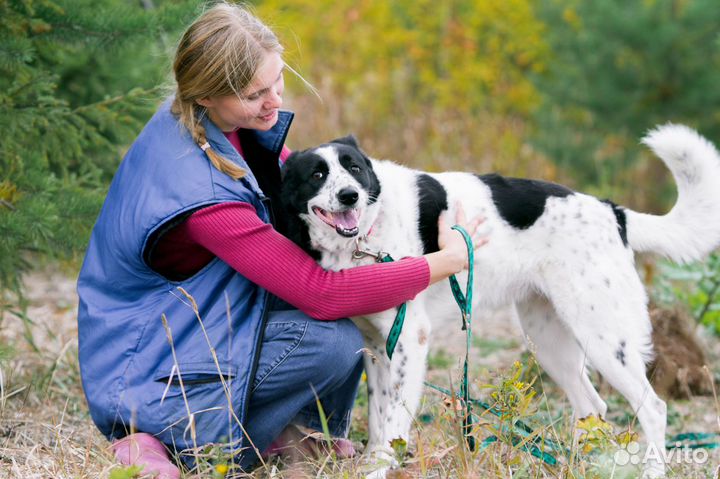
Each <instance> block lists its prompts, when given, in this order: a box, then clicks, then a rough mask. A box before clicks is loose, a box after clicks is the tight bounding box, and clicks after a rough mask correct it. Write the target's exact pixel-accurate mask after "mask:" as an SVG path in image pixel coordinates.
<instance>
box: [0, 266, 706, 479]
mask: <svg viewBox="0 0 720 479" xmlns="http://www.w3.org/2000/svg"><path fill="white" fill-rule="evenodd" d="M30 280H31V281H32V282H35V283H37V284H35V285H34V286H31V287H29V290H28V299H29V307H28V311H27V319H29V320H30V321H27V320H24V319H22V318H18V317H16V316H13V315H12V314H8V313H6V314H5V316H4V317H3V318H2V322H1V323H0V324H2V330H1V331H0V386H1V387H0V389H1V391H0V478H23V479H34V478H38V479H45V478H58V479H63V478H73V479H86V478H87V479H89V478H111V479H130V478H135V477H140V476H139V475H138V471H137V469H133V468H123V467H120V466H119V465H117V464H116V463H115V462H114V460H113V456H112V453H111V452H110V450H109V447H108V443H107V441H106V440H105V439H104V438H103V437H102V436H101V435H100V433H99V432H98V431H97V430H96V429H95V427H94V425H93V424H92V421H91V419H90V417H89V414H88V411H87V406H86V405H85V401H84V397H83V394H82V386H81V382H80V375H79V369H78V364H77V339H76V337H77V331H76V326H75V309H74V302H75V300H74V296H73V295H74V285H73V282H72V280H71V279H68V278H67V277H66V276H65V275H63V274H54V273H52V272H45V273H44V274H42V275H38V276H35V277H32V278H31V279H30ZM26 326H27V327H26ZM27 328H29V333H30V334H32V337H33V343H34V346H33V345H31V344H30V343H29V342H28V341H27V340H26V339H25V337H26V335H27V334H28V329H27ZM501 349H503V350H511V351H513V350H516V351H517V353H518V354H517V355H516V357H515V359H519V360H520V361H518V362H513V361H506V362H498V359H497V356H498V355H496V354H493V353H495V352H497V351H499V350H501ZM521 352H522V346H521V340H520V338H519V337H517V338H502V337H501V338H495V339H482V340H476V342H475V347H474V353H473V363H472V366H473V367H472V380H473V389H472V392H473V396H474V397H478V398H481V399H483V400H484V401H486V402H490V403H492V404H493V405H494V406H496V407H497V408H498V409H499V411H501V415H500V417H499V418H498V417H496V416H494V415H491V414H488V413H486V412H485V413H484V412H483V411H481V410H480V409H479V408H475V412H476V413H477V414H478V417H477V419H476V421H475V424H474V429H473V432H474V435H475V436H476V437H477V438H478V440H479V441H482V440H483V439H486V438H488V437H490V436H496V437H497V441H495V442H492V443H489V444H488V445H487V446H486V447H485V448H483V449H482V450H476V451H469V450H468V449H467V447H466V445H465V442H464V440H463V437H462V431H461V425H462V416H463V409H462V408H458V405H457V403H455V402H454V401H452V400H450V398H448V397H445V396H444V395H442V394H440V393H437V392H435V391H433V390H430V389H426V391H425V395H424V397H423V400H422V406H421V408H420V411H419V412H418V415H417V420H416V422H415V424H414V427H413V430H412V437H411V441H410V444H407V445H405V444H401V443H397V444H395V446H396V447H395V451H396V455H397V459H398V460H399V462H400V463H401V464H402V467H401V468H400V469H399V470H397V471H393V472H392V473H391V475H390V477H394V478H409V477H430V478H434V477H437V478H445V477H498V478H511V477H512V478H518V477H521V478H522V477H527V478H554V477H567V478H626V477H627V478H629V477H637V476H638V474H639V469H638V468H637V467H635V466H633V465H632V464H629V465H628V466H625V467H622V468H619V467H615V466H616V465H615V464H614V461H613V458H614V454H615V453H616V452H617V448H618V444H619V442H620V441H619V439H618V437H617V434H619V433H621V432H623V431H626V430H627V429H628V428H630V429H632V428H633V426H634V423H635V421H634V417H633V415H632V414H631V412H630V411H629V408H628V406H627V404H626V403H625V402H624V401H623V400H621V399H620V398H619V397H618V396H617V395H616V394H613V393H612V391H610V390H609V388H608V387H607V386H604V385H600V389H601V394H602V395H603V397H604V398H605V399H606V400H607V403H608V405H609V408H610V413H609V417H608V419H609V420H610V422H611V423H612V425H613V426H614V431H613V432H612V433H611V432H609V431H607V430H606V429H604V426H602V425H601V424H600V423H592V422H591V423H589V424H590V425H589V426H588V427H589V428H590V429H591V430H592V431H589V432H588V435H587V436H588V440H587V441H586V442H585V443H583V444H577V443H576V442H574V441H573V437H572V424H571V418H570V414H571V413H570V410H569V406H568V403H567V400H566V399H565V398H564V397H563V395H562V394H561V393H560V392H559V391H558V390H557V388H556V387H555V386H554V385H553V384H552V383H551V382H550V381H549V380H548V379H547V378H546V377H545V376H544V375H541V374H540V372H541V371H540V370H539V368H538V367H537V366H536V365H535V364H534V363H533V361H532V358H531V357H529V356H523V355H521ZM502 356H503V357H505V356H507V355H505V354H504V355H502ZM502 361H504V360H502ZM459 364H460V361H459V360H458V358H456V357H455V356H454V353H452V352H451V351H449V350H448V349H445V348H444V347H443V345H436V346H435V347H434V348H433V353H432V354H431V356H430V359H429V368H430V369H429V378H430V380H431V381H433V382H435V383H437V384H440V385H442V386H445V387H449V386H452V385H451V382H455V385H454V386H455V387H456V386H457V381H458V378H459V368H458V365H459ZM366 407H367V392H366V387H365V385H364V384H361V388H360V394H359V397H358V400H357V403H356V408H355V410H354V411H353V417H354V420H353V427H352V429H351V432H350V438H351V439H352V440H353V441H354V442H355V444H356V445H357V446H358V447H361V446H362V444H363V443H364V442H365V441H367V413H366ZM717 411H718V403H717V401H716V400H715V399H714V398H694V399H692V400H690V401H669V402H668V433H669V434H675V433H678V432H685V431H702V432H716V431H717V430H718V424H719V417H718V413H717ZM518 421H522V422H524V423H527V424H528V425H530V426H531V427H532V428H533V430H534V431H535V432H534V433H533V435H531V437H530V438H529V439H528V438H527V437H526V438H524V439H523V440H522V441H520V442H518V440H517V438H516V437H515V436H513V435H512V434H509V432H508V431H509V430H510V428H511V427H512V425H513V424H516V423H517V422H518ZM632 432H634V431H632ZM322 436H323V435H322V433H321V434H320V436H319V438H318V439H319V440H322V439H323V438H322ZM534 437H537V438H540V439H542V438H544V439H546V440H552V441H555V442H558V443H560V444H562V445H563V448H564V449H566V450H567V452H562V453H557V452H553V455H554V456H555V457H556V458H557V459H558V464H557V465H554V466H551V465H548V464H546V463H544V462H543V461H542V460H541V459H539V458H537V457H535V456H533V454H532V453H531V452H530V451H528V450H527V448H526V447H524V446H526V445H529V444H531V442H532V439H533V438H534ZM640 443H642V438H640ZM540 444H542V441H540ZM588 444H589V445H588ZM585 451H588V452H585ZM197 454H198V457H199V458H200V460H199V461H198V468H197V469H196V470H195V471H192V472H187V471H186V473H185V474H184V477H185V478H191V477H192V478H199V477H203V478H219V477H222V476H223V473H224V472H225V471H226V470H227V469H228V467H229V463H228V458H227V456H226V455H225V453H224V452H223V450H222V449H221V448H217V447H216V448H202V449H201V450H199V451H197ZM678 457H679V458H680V459H683V458H682V457H680V456H675V459H677V458H678ZM688 459H692V457H691V456H688ZM719 459H720V453H718V452H717V451H715V450H710V451H708V457H707V460H706V462H705V463H704V464H692V461H691V460H690V461H681V462H680V463H672V464H670V469H669V472H668V477H669V478H695V477H698V478H700V477H712V476H713V474H714V467H715V465H716V464H717V463H718V460H719ZM367 471H368V469H367V466H366V465H365V464H364V463H363V462H362V459H361V458H354V459H348V460H337V458H336V457H335V456H334V454H332V453H328V454H324V455H320V457H312V458H311V457H307V458H305V459H304V460H303V461H301V463H300V464H296V465H294V466H288V465H286V464H283V463H282V462H281V461H279V460H277V459H275V460H272V461H270V462H268V463H266V464H265V465H264V466H262V467H261V468H260V469H258V470H256V471H255V472H254V473H253V474H252V475H249V476H246V477H253V478H261V477H275V478H284V477H293V478H296V477H333V478H334V477H338V478H356V477H363V475H364V474H365V473H366V472H367Z"/></svg>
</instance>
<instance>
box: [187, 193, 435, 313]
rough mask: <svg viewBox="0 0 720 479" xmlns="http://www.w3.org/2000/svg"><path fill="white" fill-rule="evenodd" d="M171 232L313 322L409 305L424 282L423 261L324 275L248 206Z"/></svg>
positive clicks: (213, 213) (213, 210)
mask: <svg viewBox="0 0 720 479" xmlns="http://www.w3.org/2000/svg"><path fill="white" fill-rule="evenodd" d="M177 228H182V229H183V231H182V232H181V233H183V234H185V235H187V236H188V237H189V239H191V240H192V241H194V242H196V243H198V244H200V245H202V246H203V247H204V248H206V249H207V250H209V251H210V252H212V253H213V254H214V255H215V256H218V257H219V258H220V259H222V260H223V261H225V262H226V263H228V264H229V265H230V266H231V267H233V268H234V269H235V270H236V271H238V272H239V273H240V274H242V275H243V276H245V277H246V278H248V279H249V280H250V281H252V282H254V283H256V284H258V285H259V286H261V287H262V288H264V289H267V290H268V291H270V292H271V293H273V294H274V295H276V296H278V297H279V298H281V299H283V300H285V301H287V302H288V303H290V304H292V305H293V306H295V307H296V308H298V309H300V310H301V311H303V312H304V313H306V314H307V315H309V316H311V317H313V318H317V319H329V320H334V319H338V318H343V317H347V316H356V315H360V314H370V313H376V312H379V311H384V310H386V309H389V308H393V307H395V306H397V305H398V304H400V303H403V302H405V301H408V300H410V299H413V298H414V297H415V296H416V295H417V294H418V293H419V292H420V291H422V290H423V289H425V288H426V287H427V286H428V284H429V281H430V271H429V268H428V262H427V261H426V260H425V259H424V258H406V259H402V260H400V261H395V262H393V263H378V264H373V265H368V266H359V267H357V268H349V269H346V270H343V271H338V272H333V271H326V270H324V269H323V268H322V267H320V266H319V265H318V264H317V263H316V262H315V261H314V260H313V259H312V258H311V257H310V256H309V255H308V254H307V253H306V252H305V251H303V250H302V249H301V248H300V247H299V246H297V245H296V244H295V243H293V242H292V241H290V240H289V239H287V238H286V237H284V236H282V235H281V234H280V233H278V232H277V231H276V230H275V229H274V228H273V227H272V226H271V225H269V224H267V223H263V222H262V221H261V220H260V218H258V216H257V213H256V211H255V209H254V208H253V207H252V206H251V205H250V204H248V203H221V204H217V205H213V206H210V207H207V208H203V209H201V210H199V211H196V212H195V213H193V214H192V215H191V216H190V217H189V218H188V219H187V220H186V221H185V222H184V223H183V224H182V225H180V226H178V227H177Z"/></svg>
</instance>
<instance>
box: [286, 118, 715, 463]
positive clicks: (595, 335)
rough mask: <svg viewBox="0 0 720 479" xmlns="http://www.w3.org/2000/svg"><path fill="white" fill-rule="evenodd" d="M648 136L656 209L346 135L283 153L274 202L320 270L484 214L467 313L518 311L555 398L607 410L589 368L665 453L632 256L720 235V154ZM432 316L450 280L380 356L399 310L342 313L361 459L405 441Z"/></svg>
mask: <svg viewBox="0 0 720 479" xmlns="http://www.w3.org/2000/svg"><path fill="white" fill-rule="evenodd" d="M644 143H645V144H646V145H647V146H649V147H650V148H651V149H652V150H653V151H654V152H655V153H656V154H657V155H658V156H659V157H660V158H661V159H662V160H663V161H664V162H665V164H666V165H667V167H668V168H669V169H670V171H671V172H672V174H673V176H674V177H675V181H676V183H677V186H678V193H679V196H678V200H677V203H676V204H675V206H674V208H673V209H672V211H670V212H669V213H668V214H666V215H664V216H655V215H649V214H644V213H638V212H635V211H632V210H630V209H627V208H624V207H621V206H617V205H615V204H613V203H612V202H610V201H600V200H598V199H596V198H594V197H592V196H588V195H586V194H582V193H578V192H575V191H572V190H570V189H568V188H566V187H563V186H560V185H557V184H553V183H547V182H543V181H534V180H526V179H517V178H505V177H503V176H499V175H495V174H490V175H474V174H470V173H460V172H448V173H437V174H435V173H425V172H422V171H417V170H413V169H410V168H406V167H404V166H401V165H399V164H397V163H393V162H389V161H379V160H375V159H371V158H368V157H367V156H366V155H365V154H364V153H363V152H362V151H361V150H360V149H359V147H358V145H357V143H356V141H355V139H354V138H353V137H345V138H341V139H338V140H335V141H332V142H330V143H328V144H324V145H321V146H319V147H316V148H312V149H308V150H304V151H298V152H295V153H294V154H292V155H291V156H290V158H288V160H287V162H286V164H285V167H284V178H283V202H284V205H285V207H286V208H287V210H288V212H289V213H290V215H289V216H291V217H292V218H293V219H292V221H291V222H292V225H291V228H290V231H291V234H292V235H293V237H294V239H295V240H296V241H297V242H298V243H299V244H300V245H301V246H303V247H304V248H305V249H306V250H308V251H310V252H311V253H313V254H314V255H315V256H316V258H317V259H318V261H319V262H320V264H321V265H322V266H323V267H325V268H327V269H330V270H342V269H345V268H350V267H353V266H357V265H360V264H365V263H369V262H372V261H373V258H372V257H367V256H365V257H361V258H359V259H358V258H357V257H355V256H353V251H355V250H356V249H358V248H359V249H361V250H366V251H373V252H379V251H382V252H387V253H389V254H390V255H392V257H393V258H402V257H404V256H412V255H421V254H424V253H429V252H432V251H435V250H437V249H438V244H437V236H438V226H437V224H438V216H439V215H440V213H441V212H443V211H445V210H450V216H449V217H450V218H454V217H455V213H454V211H452V210H453V209H454V205H455V204H456V203H457V202H460V203H461V204H462V206H463V208H464V210H465V212H466V213H467V215H468V217H469V218H470V217H475V216H477V215H482V216H484V217H485V218H486V225H487V227H489V228H490V231H491V234H490V242H489V243H488V244H487V245H485V246H483V247H482V248H480V249H478V250H477V252H476V255H475V269H476V271H475V284H474V288H475V296H474V299H475V303H476V304H475V305H474V310H475V311H481V310H482V309H484V308H496V307H500V306H503V305H508V304H511V305H514V306H515V309H516V311H517V313H518V314H519V320H520V324H521V325H522V327H523V330H524V332H525V334H526V337H527V340H528V341H529V342H530V343H531V345H532V348H533V350H534V352H535V354H536V356H537V359H538V361H539V363H540V364H541V366H542V367H543V368H544V369H545V371H546V372H547V373H548V374H549V375H550V376H551V377H552V378H553V379H554V380H555V382H556V383H557V384H558V385H559V386H560V387H561V388H562V389H563V390H564V391H565V393H566V394H567V396H568V399H569V401H570V403H571V405H572V407H573V410H574V417H575V418H583V417H586V416H588V415H591V414H594V415H598V416H602V415H604V414H605V412H606V409H607V406H606V404H605V402H604V401H603V400H602V399H601V398H600V396H599V395H598V393H597V391H596V390H595V388H594V387H593V385H592V383H591V382H590V381H589V379H588V376H587V367H592V368H594V369H596V370H597V371H599V372H600V373H601V374H602V375H603V376H604V377H605V379H606V380H607V381H608V382H609V383H610V384H611V385H612V386H613V387H615V388H616V389H617V390H618V391H619V392H620V393H621V394H622V395H623V396H624V397H625V398H626V399H627V400H628V401H629V403H630V405H631V407H632V409H633V411H634V412H635V413H636V414H637V417H638V419H639V422H640V424H641V426H642V429H643V431H644V433H645V436H646V439H647V441H648V443H649V444H652V445H653V446H654V447H656V448H657V449H656V451H664V449H665V424H666V406H665V403H664V402H663V401H662V400H661V399H660V398H659V397H658V396H657V395H656V394H655V392H654V391H653V389H652V387H651V385H650V383H649V382H648V380H647V379H646V377H645V364H646V363H647V361H648V360H649V359H650V358H651V356H652V344H651V338H650V333H651V325H650V321H649V318H648V311H647V296H646V293H645V290H644V288H643V284H642V282H641V281H640V279H639V277H638V274H637V272H636V269H635V265H634V257H633V251H652V252H656V253H659V254H661V255H665V256H667V257H669V258H671V259H673V260H675V261H680V262H684V261H689V260H695V259H698V258H701V257H703V256H704V255H706V254H707V253H708V252H710V251H712V250H713V249H714V248H716V247H717V246H718V245H720V155H718V152H717V150H716V149H715V147H714V146H713V145H712V144H711V143H709V142H708V141H707V140H705V139H704V138H702V137H701V136H699V135H698V134H697V133H695V132H694V131H693V130H691V129H689V128H686V127H684V126H678V125H667V126H662V127H659V128H657V129H656V130H653V131H652V132H650V133H649V134H648V136H647V137H646V138H645V139H644ZM458 279H459V280H460V283H461V284H464V279H462V278H458ZM358 287H359V288H361V287H362V285H358ZM431 314H432V315H434V316H436V315H439V314H440V315H444V316H447V318H448V323H447V324H452V325H453V326H452V327H455V325H456V324H457V309H456V305H455V303H454V301H453V298H452V295H451V293H450V291H449V288H448V286H447V282H441V283H438V284H437V285H435V286H433V287H431V288H429V289H428V290H427V291H426V292H424V293H423V294H420V295H418V296H417V297H416V299H415V300H413V301H411V302H410V303H409V304H408V311H407V317H406V320H405V326H404V331H403V333H402V335H401V337H400V341H399V343H398V346H397V349H396V352H395V355H394V357H393V359H392V361H390V360H389V359H388V357H387V355H386V353H385V350H384V343H385V338H386V337H387V334H388V331H389V329H390V326H391V325H392V322H393V319H394V317H395V310H390V311H385V312H383V313H379V314H374V315H370V316H364V317H356V318H353V320H354V321H355V322H356V324H357V325H358V327H359V328H360V329H361V331H362V332H363V334H364V335H365V338H366V345H367V349H368V350H369V352H370V353H371V354H366V355H365V365H366V368H367V376H368V393H369V395H370V411H369V422H370V424H369V436H370V437H369V443H368V448H367V451H369V452H370V453H374V454H379V455H380V456H381V457H383V455H384V454H385V453H387V448H388V447H389V443H390V441H391V440H392V439H394V438H398V437H401V438H403V439H406V440H408V439H409V430H410V426H411V421H412V418H413V415H414V413H415V412H416V410H417V407H418V404H419V401H420V397H421V393H422V384H423V378H424V375H425V368H426V366H425V359H426V355H427V352H428V338H429V336H430V320H429V317H430V315H431ZM385 457H387V456H385ZM664 467H665V466H664V464H663V463H662V462H661V461H658V462H657V463H653V464H648V465H646V469H645V473H646V475H647V476H660V475H662V474H663V473H664Z"/></svg>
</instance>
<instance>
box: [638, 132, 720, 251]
mask: <svg viewBox="0 0 720 479" xmlns="http://www.w3.org/2000/svg"><path fill="white" fill-rule="evenodd" d="M643 143H644V144H646V145H647V146H649V147H650V149H652V150H653V151H654V152H655V154H656V155H657V156H659V157H660V158H661V159H662V160H663V162H665V164H666V165H667V167H668V168H669V169H670V171H671V172H672V174H673V176H674V177H675V182H676V183H677V189H678V199H677V202H676V203H675V206H674V207H673V208H672V210H670V212H669V213H667V214H666V215H664V216H656V215H650V214H645V213H638V212H635V211H632V210H629V209H625V215H626V221H627V238H628V242H629V244H630V246H631V247H632V249H634V250H635V251H651V252H655V253H659V254H661V255H664V256H667V257H669V258H670V259H672V260H674V261H677V262H687V261H693V260H697V259H701V258H702V257H704V256H705V255H707V254H708V253H710V252H711V251H712V250H714V249H715V248H717V247H718V246H720V154H718V151H717V149H716V148H715V147H714V146H713V144H712V143H710V142H709V141H708V140H706V139H705V138H703V137H702V136H700V135H699V134H698V133H697V132H695V131H694V130H692V129H690V128H688V127H686V126H682V125H672V124H668V125H664V126H660V127H658V128H656V129H654V130H652V131H650V132H649V133H648V135H647V136H646V137H645V138H643Z"/></svg>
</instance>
